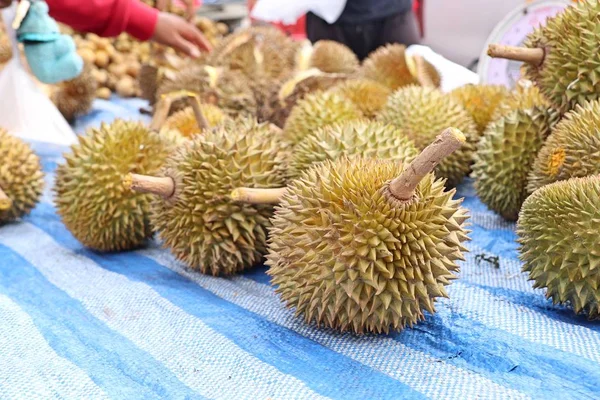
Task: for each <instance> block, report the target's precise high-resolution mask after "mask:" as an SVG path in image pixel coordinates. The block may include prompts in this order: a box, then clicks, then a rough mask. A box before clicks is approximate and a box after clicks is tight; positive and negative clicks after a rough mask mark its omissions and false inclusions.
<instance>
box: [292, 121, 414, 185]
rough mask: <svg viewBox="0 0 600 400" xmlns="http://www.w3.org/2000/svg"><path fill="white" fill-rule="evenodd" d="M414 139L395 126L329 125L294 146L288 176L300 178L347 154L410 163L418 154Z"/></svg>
mask: <svg viewBox="0 0 600 400" xmlns="http://www.w3.org/2000/svg"><path fill="white" fill-rule="evenodd" d="M417 153H418V152H417V149H416V148H415V146H414V144H413V143H412V141H411V140H409V139H408V138H406V137H405V136H403V135H402V134H401V133H400V132H399V131H398V129H396V128H394V127H393V126H392V125H385V124H383V123H381V122H377V121H369V120H353V121H349V122H338V123H335V124H333V125H327V126H325V127H323V128H320V129H317V130H316V131H314V132H311V133H310V134H309V135H308V136H306V137H305V138H304V139H302V140H301V141H300V142H298V144H297V145H296V146H295V147H294V151H293V152H292V155H291V160H290V162H289V167H288V177H289V178H290V179H295V178H298V177H299V176H300V175H301V174H302V172H303V171H304V170H306V169H308V168H310V167H311V166H312V165H314V164H317V163H320V162H322V161H325V160H336V159H338V158H340V157H341V156H344V155H348V156H351V155H355V154H361V155H363V156H364V157H367V158H375V159H389V160H396V161H399V162H403V163H408V162H409V161H411V160H412V159H413V158H414V157H415V156H416V155H417Z"/></svg>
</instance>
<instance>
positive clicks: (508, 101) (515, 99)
mask: <svg viewBox="0 0 600 400" xmlns="http://www.w3.org/2000/svg"><path fill="white" fill-rule="evenodd" d="M533 107H546V108H549V107H550V102H549V101H548V99H546V97H544V95H543V94H542V92H540V89H539V88H538V87H537V86H533V85H532V86H525V87H520V86H517V87H516V88H515V89H513V90H512V91H511V92H510V93H509V95H508V96H506V97H505V98H504V100H503V101H502V102H501V103H500V104H499V105H498V106H497V107H496V110H495V111H494V113H493V115H492V119H491V120H490V122H492V121H495V120H497V119H499V118H502V117H504V116H505V115H507V114H510V113H511V112H512V111H514V110H526V109H529V108H533Z"/></svg>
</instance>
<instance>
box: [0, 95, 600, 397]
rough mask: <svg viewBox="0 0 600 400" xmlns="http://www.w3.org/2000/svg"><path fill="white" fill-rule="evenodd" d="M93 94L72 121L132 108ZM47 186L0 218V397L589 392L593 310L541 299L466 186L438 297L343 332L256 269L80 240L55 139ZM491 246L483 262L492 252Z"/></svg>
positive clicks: (594, 352)
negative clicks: (312, 319)
mask: <svg viewBox="0 0 600 400" xmlns="http://www.w3.org/2000/svg"><path fill="white" fill-rule="evenodd" d="M143 104H144V103H141V102H137V101H135V100H130V101H112V102H96V107H95V109H94V111H93V112H92V113H91V114H90V115H89V116H87V117H85V118H83V119H80V120H79V121H78V122H77V124H76V131H77V132H78V133H81V132H83V130H84V129H85V128H87V127H90V126H98V125H99V123H100V121H108V122H110V121H111V120H112V119H114V118H116V117H122V118H134V119H138V118H143V119H144V120H148V118H147V117H140V115H139V114H138V111H137V110H138V107H139V106H140V105H143ZM34 148H35V150H36V152H37V153H38V154H39V155H40V156H41V158H42V160H43V165H44V171H45V173H46V180H47V186H46V193H45V195H44V197H43V199H42V201H41V203H40V204H39V205H38V206H37V207H36V208H35V210H34V211H33V212H32V213H31V215H30V216H28V217H26V218H25V219H24V220H23V221H20V222H18V223H13V224H9V225H6V226H3V227H1V228H0V399H17V398H19V399H20V398H23V399H54V398H56V399H59V398H60V399H105V398H109V399H204V398H206V399H253V400H254V399H264V400H266V399H272V400H279V399H357V400H358V399H360V400H366V399H422V398H431V399H525V398H531V399H550V398H552V399H598V398H600V322H590V321H587V320H586V318H585V317H584V316H575V315H574V314H573V312H572V311H571V310H570V309H568V308H566V307H563V306H554V305H552V303H551V302H550V301H549V300H546V298H545V296H544V291H543V290H539V289H533V288H532V283H531V282H530V281H528V280H527V278H528V276H527V274H525V273H522V272H521V263H520V262H519V260H518V251H517V244H516V243H515V239H516V235H515V225H514V224H512V223H507V222H505V221H503V220H502V219H501V218H500V217H498V216H497V215H495V214H494V213H492V212H490V211H488V210H487V209H486V207H485V206H484V205H483V204H482V203H481V202H480V201H479V200H478V199H477V198H476V196H475V195H474V191H473V189H472V185H471V183H470V182H469V181H468V180H467V181H466V182H465V183H464V184H463V185H461V187H460V190H459V196H461V197H463V196H464V197H465V201H464V206H465V207H467V208H468V209H469V210H470V211H471V219H470V223H471V226H470V229H471V230H472V232H471V234H470V237H471V238H472V241H471V242H469V243H468V245H467V246H468V248H469V250H470V252H469V253H468V254H467V260H466V261H465V262H462V263H461V264H460V266H461V271H460V274H459V279H457V280H456V281H454V282H453V283H452V284H451V285H450V286H449V287H448V294H449V296H450V298H449V299H441V300H439V301H438V302H437V303H436V311H437V312H436V313H435V314H433V315H431V314H426V320H425V321H423V322H420V323H419V324H417V325H416V326H414V327H413V328H408V329H406V330H404V331H402V332H400V333H394V334H390V335H367V336H362V337H361V336H356V335H352V334H350V333H346V334H340V333H337V332H334V331H330V330H327V329H317V328H316V327H313V326H309V325H306V324H305V323H304V322H303V320H302V319H300V318H296V317H294V313H293V311H292V310H288V309H286V308H285V306H284V305H283V304H282V303H281V301H280V299H279V297H278V296H277V295H276V294H275V293H274V291H273V288H272V287H271V286H270V285H269V279H268V277H267V275H266V273H265V272H266V268H265V267H257V268H255V269H253V270H251V271H249V272H247V273H245V274H242V275H240V276H236V277H233V278H227V279H225V278H216V277H211V276H206V275H202V274H200V273H197V272H193V271H189V270H186V269H185V268H184V267H183V266H182V265H181V264H180V263H179V262H177V261H176V260H175V259H174V258H173V257H172V256H171V255H170V253H169V251H168V250H165V249H161V248H160V247H159V245H158V244H156V243H155V244H151V245H150V246H149V247H148V248H145V249H142V250H139V251H132V252H124V253H120V254H98V253H95V252H93V251H90V250H88V249H86V248H84V247H83V246H82V245H81V244H80V243H79V242H78V241H77V240H76V239H75V238H74V237H73V236H72V235H71V234H70V233H69V231H68V230H67V229H65V227H64V225H63V224H62V223H61V220H60V218H59V217H58V216H57V214H56V212H55V208H54V206H53V203H52V191H51V186H52V182H53V179H54V175H53V171H54V169H55V168H56V165H57V163H60V162H61V158H62V154H63V153H64V152H65V151H67V149H65V148H58V147H53V146H50V145H41V144H36V145H35V147H34ZM495 257H497V262H495V260H496V258H495Z"/></svg>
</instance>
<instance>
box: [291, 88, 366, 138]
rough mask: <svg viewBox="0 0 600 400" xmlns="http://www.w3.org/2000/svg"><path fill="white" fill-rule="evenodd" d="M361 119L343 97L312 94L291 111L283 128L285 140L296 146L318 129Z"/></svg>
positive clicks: (321, 93)
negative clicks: (339, 122) (340, 122)
mask: <svg viewBox="0 0 600 400" xmlns="http://www.w3.org/2000/svg"><path fill="white" fill-rule="evenodd" d="M361 117H363V115H362V113H361V112H360V110H359V109H358V108H357V107H356V106H354V104H352V103H351V102H349V101H347V100H346V99H344V98H343V97H341V96H339V95H337V94H335V93H329V92H323V91H318V92H313V93H310V94H308V95H306V97H304V98H303V99H302V100H300V101H298V103H297V104H296V105H295V106H294V108H293V109H292V111H291V113H290V116H289V117H288V118H287V120H286V122H285V126H284V128H283V130H284V134H285V137H286V140H288V141H289V142H290V143H291V144H296V143H298V142H299V141H300V140H302V139H303V138H304V137H306V136H307V135H309V134H310V133H311V132H314V131H315V130H317V129H318V128H320V127H322V126H325V125H328V124H333V123H335V122H338V121H349V120H352V119H359V118H361Z"/></svg>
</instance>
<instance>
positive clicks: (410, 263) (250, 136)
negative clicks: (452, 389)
mask: <svg viewBox="0 0 600 400" xmlns="http://www.w3.org/2000/svg"><path fill="white" fill-rule="evenodd" d="M598 15H600V6H599V5H598V3H597V2H591V1H582V2H579V3H577V4H575V5H572V6H570V7H569V8H567V9H566V11H564V12H563V13H562V14H559V15H558V16H557V17H555V18H553V19H551V20H549V21H548V23H547V25H546V26H545V27H541V28H539V29H537V30H536V31H535V32H534V33H532V34H531V35H530V37H529V39H528V41H527V43H526V46H527V48H526V49H521V50H518V49H517V50H515V49H509V50H510V51H504V53H503V54H505V55H511V57H515V56H514V55H515V54H517V53H519V51H520V52H521V54H525V55H526V57H523V58H524V61H526V62H528V63H530V64H532V65H529V66H527V67H526V68H524V72H525V76H524V77H523V79H522V80H520V81H519V83H518V85H517V87H516V88H515V89H512V90H508V89H506V88H503V87H499V86H493V85H466V86H464V87H460V88H458V89H455V90H454V91H452V92H450V93H445V92H443V91H442V90H441V89H440V85H441V82H442V79H443V78H444V77H443V76H441V75H440V73H439V72H438V71H437V70H436V69H435V68H434V67H433V66H432V65H431V64H429V63H428V62H427V61H426V60H425V59H424V58H422V57H419V56H408V55H407V53H406V49H405V47H404V46H402V45H397V44H396V45H387V46H384V47H382V48H380V49H378V50H376V51H375V52H373V53H372V54H371V55H370V56H369V57H368V58H367V59H366V60H365V61H364V62H362V63H360V62H359V61H358V60H357V59H356V57H355V56H354V55H353V53H352V52H351V51H350V50H349V49H348V48H346V47H345V46H343V45H341V44H338V43H334V42H329V41H321V42H317V43H315V44H314V45H311V44H310V43H306V42H294V41H293V40H292V39H290V38H288V37H287V36H285V35H284V34H283V33H281V32H280V31H278V30H276V29H275V28H270V27H253V28H247V29H243V30H239V31H237V32H235V33H233V34H231V35H228V36H226V37H225V38H224V39H223V40H222V41H221V42H219V43H218V45H217V46H216V47H215V49H214V51H213V52H211V53H210V54H207V55H206V56H205V57H203V58H202V59H200V60H195V61H191V60H189V61H188V60H186V61H185V63H184V66H183V67H182V68H180V70H179V71H178V72H176V73H174V74H160V73H159V74H157V77H160V79H157V81H156V93H155V94H154V95H155V96H154V97H155V101H154V102H153V106H154V107H153V113H154V115H153V120H152V123H151V124H150V125H149V126H146V125H144V124H142V123H139V122H131V121H123V120H120V119H117V120H115V121H114V122H112V123H105V124H103V125H102V126H101V127H99V128H93V129H90V130H89V131H87V132H86V133H85V134H83V135H81V136H80V137H79V143H78V144H76V145H74V146H72V148H71V151H70V153H69V154H67V155H65V160H64V162H63V163H62V164H61V165H59V167H58V169H57V173H56V181H55V185H54V190H55V194H56V196H55V202H56V206H57V212H58V214H59V215H60V216H61V218H62V220H63V222H64V224H65V226H66V227H67V228H68V229H69V230H70V231H71V232H72V234H73V235H74V236H75V237H76V238H77V239H78V240H80V241H81V243H82V244H83V245H85V246H86V247H88V248H91V249H94V250H96V251H105V252H111V251H127V250H132V249H136V248H139V247H142V246H144V245H146V244H147V243H148V242H149V241H150V240H151V239H152V238H154V237H156V238H157V239H158V240H159V241H160V242H161V243H162V244H163V246H165V247H166V248H168V249H169V251H170V252H171V253H172V254H173V256H174V257H176V258H177V259H178V260H179V261H180V262H181V263H183V264H184V265H185V266H187V267H188V268H190V269H193V270H197V271H199V272H200V273H205V274H210V275H215V276H230V275H233V274H238V273H241V272H243V271H246V270H248V269H250V268H252V267H254V266H257V265H259V264H261V263H263V262H266V265H267V266H268V267H269V270H268V274H269V275H270V276H271V277H272V283H273V284H274V285H275V286H276V291H277V293H279V294H280V296H281V298H282V300H283V301H284V303H285V304H286V305H287V306H289V307H291V308H293V309H294V310H295V311H296V313H297V315H301V316H302V317H303V318H304V320H305V321H306V322H307V323H311V324H315V325H316V326H321V327H326V328H330V329H335V330H339V331H350V332H354V333H358V334H362V333H386V332H390V331H399V330H402V329H404V328H406V327H407V326H413V325H414V324H416V323H418V322H419V321H422V320H423V319H425V318H426V315H427V313H429V314H432V313H435V303H436V301H437V299H439V298H440V297H447V296H448V293H447V291H446V287H447V286H448V285H449V284H450V283H451V282H452V281H453V280H454V279H456V278H458V273H459V269H460V268H459V264H458V262H459V261H461V260H464V255H465V253H466V252H467V251H468V249H467V247H466V243H467V242H468V241H469V233H470V231H469V230H468V226H467V221H468V219H469V213H468V211H467V210H466V209H465V208H463V207H462V205H461V204H462V199H460V198H456V186H457V185H459V184H461V183H462V182H463V181H464V180H465V178H467V177H470V179H472V180H473V182H474V186H475V189H476V191H477V194H478V196H479V198H480V199H481V200H482V201H483V202H484V203H485V204H486V205H487V206H488V207H489V208H490V209H492V210H494V211H495V212H497V213H498V214H499V215H500V216H502V217H503V218H506V219H507V220H510V221H517V232H518V236H519V243H520V244H521V247H520V251H521V258H522V260H523V261H524V267H523V271H524V272H527V273H528V274H529V278H530V279H531V280H533V281H534V286H535V287H539V288H545V289H546V293H547V296H548V297H549V298H552V300H553V301H554V302H555V303H561V304H567V305H570V306H572V307H573V309H574V310H575V312H576V313H583V314H585V315H587V316H588V317H589V318H598V317H600V247H599V246H598V226H600V225H599V224H600V160H599V159H598V158H599V157H600V103H599V102H600V81H599V80H598V79H597V78H596V77H597V76H600V75H598V73H597V71H596V69H594V68H596V67H595V66H597V65H600V54H599V53H598V52H597V51H596V48H597V44H598V43H599V42H600V33H598V31H597V29H595V28H594V27H595V26H596V25H595V24H592V23H591V22H590V21H592V20H594V21H596V23H597V22H598V21H597V20H598ZM567 23H568V24H570V27H569V28H568V29H567V28H566V25H565V24H567ZM567 33H568V34H567ZM574 42H577V43H576V46H575V47H576V48H577V57H576V58H569V59H565V57H572V56H567V55H566V54H567V52H566V51H565V49H568V48H572V46H574V45H573V43H574ZM569 46H571V47H569ZM490 51H491V53H493V54H495V55H496V56H500V55H501V54H500V53H501V52H502V50H501V49H500V50H499V49H498V48H497V47H494V46H492V49H491V50H490ZM540 51H541V52H542V53H543V54H542V57H537V58H536V55H539V52H540ZM575 62H577V63H575ZM158 71H159V72H160V71H161V69H160V68H158ZM2 184H3V182H2V181H1V180H0V187H2ZM8 197H10V196H8Z"/></svg>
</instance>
